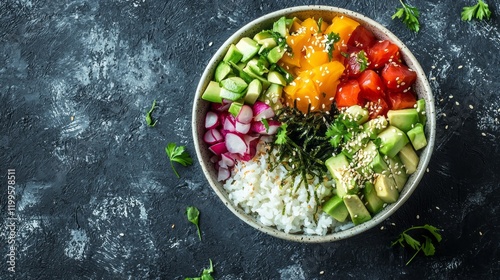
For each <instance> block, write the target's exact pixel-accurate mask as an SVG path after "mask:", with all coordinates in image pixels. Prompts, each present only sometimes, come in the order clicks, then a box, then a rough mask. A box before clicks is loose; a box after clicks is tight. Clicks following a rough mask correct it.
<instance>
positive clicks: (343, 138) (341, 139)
mask: <svg viewBox="0 0 500 280" xmlns="http://www.w3.org/2000/svg"><path fill="white" fill-rule="evenodd" d="M359 130H360V129H359V126H358V124H357V123H356V122H355V121H354V120H352V119H349V118H348V117H346V115H344V114H340V115H339V116H338V118H336V119H335V121H334V122H333V123H332V124H331V125H330V126H329V127H328V130H327V131H326V134H325V136H326V137H327V138H328V139H329V141H330V144H331V145H332V146H333V147H334V148H338V147H340V145H341V144H342V143H346V142H347V141H349V140H350V139H352V137H353V136H354V135H355V134H356V133H358V132H359Z"/></svg>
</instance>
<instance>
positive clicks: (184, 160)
mask: <svg viewBox="0 0 500 280" xmlns="http://www.w3.org/2000/svg"><path fill="white" fill-rule="evenodd" d="M165 152H166V153H167V156H168V157H169V159H170V166H172V169H173V170H174V173H175V175H177V178H180V176H179V173H177V171H176V170H175V167H174V163H173V162H174V161H175V162H177V163H179V164H181V165H182V166H188V165H191V164H193V160H192V159H191V156H190V155H189V154H188V152H187V151H186V147H185V146H179V147H177V145H176V144H175V143H169V144H168V145H167V147H165Z"/></svg>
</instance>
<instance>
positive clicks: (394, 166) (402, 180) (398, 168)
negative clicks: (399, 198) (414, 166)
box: [386, 155, 408, 192]
mask: <svg viewBox="0 0 500 280" xmlns="http://www.w3.org/2000/svg"><path fill="white" fill-rule="evenodd" d="M386 160H387V163H388V165H389V169H390V171H391V174H392V178H394V182H396V187H397V188H398V191H399V192H401V191H402V190H403V187H404V186H405V184H406V181H407V180H408V174H406V168H405V166H404V164H403V162H402V161H401V159H400V158H399V156H397V155H396V156H394V157H393V158H390V157H387V158H386Z"/></svg>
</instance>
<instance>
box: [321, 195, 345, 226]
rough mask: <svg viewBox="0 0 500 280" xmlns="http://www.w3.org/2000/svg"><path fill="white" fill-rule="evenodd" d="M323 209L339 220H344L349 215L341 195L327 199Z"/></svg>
mask: <svg viewBox="0 0 500 280" xmlns="http://www.w3.org/2000/svg"><path fill="white" fill-rule="evenodd" d="M322 208H323V211H324V212H325V213H327V214H328V215H330V216H332V217H333V218H334V219H335V220H337V221H339V222H344V221H345V219H347V217H348V216H349V212H348V211H347V207H346V206H345V204H344V201H343V200H342V198H341V197H339V196H337V195H334V196H332V197H331V198H330V199H329V200H327V201H326V202H325V203H324V204H323V206H322Z"/></svg>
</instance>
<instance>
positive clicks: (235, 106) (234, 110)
mask: <svg viewBox="0 0 500 280" xmlns="http://www.w3.org/2000/svg"><path fill="white" fill-rule="evenodd" d="M242 106H243V103H240V102H236V101H234V102H232V103H231V105H230V106H229V109H228V111H229V113H231V115H233V116H235V117H236V116H238V114H239V113H240V111H241V107H242Z"/></svg>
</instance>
